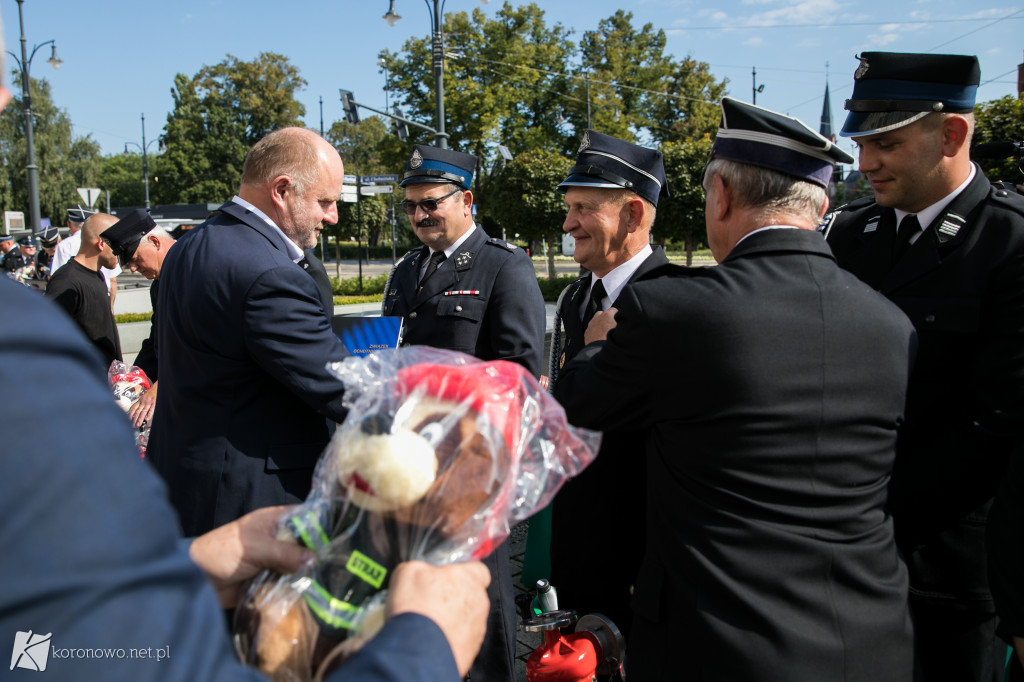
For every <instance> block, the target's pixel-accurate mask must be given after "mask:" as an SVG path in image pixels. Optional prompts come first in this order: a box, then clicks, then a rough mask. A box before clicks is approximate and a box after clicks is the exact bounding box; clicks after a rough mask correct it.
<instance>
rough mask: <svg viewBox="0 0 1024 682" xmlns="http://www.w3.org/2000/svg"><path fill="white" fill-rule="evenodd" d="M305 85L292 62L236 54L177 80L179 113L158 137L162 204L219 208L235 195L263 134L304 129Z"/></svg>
mask: <svg viewBox="0 0 1024 682" xmlns="http://www.w3.org/2000/svg"><path fill="white" fill-rule="evenodd" d="M305 86H306V81H305V80H303V79H302V78H301V77H300V76H299V70H298V68H296V67H295V66H292V65H291V63H290V62H289V61H288V58H287V57H283V56H281V55H278V54H273V53H269V52H264V53H261V54H260V55H259V56H258V57H256V59H254V60H253V61H251V62H243V61H240V60H238V59H237V58H235V57H232V56H231V55H228V56H227V57H226V58H225V60H224V61H222V62H221V63H219V64H216V65H214V66H204V67H203V68H202V69H200V71H199V73H197V74H196V75H195V76H193V77H192V78H189V77H187V76H185V75H184V74H180V73H179V74H177V75H176V76H175V77H174V87H173V88H172V89H171V95H172V97H173V98H174V110H173V111H172V112H171V113H170V114H168V116H167V125H166V126H165V127H164V134H163V136H162V137H161V138H160V139H161V142H163V144H164V147H165V148H166V151H165V152H164V154H163V157H164V162H165V168H164V175H163V178H162V182H161V183H160V190H159V191H160V197H161V200H160V203H206V202H210V203H217V202H220V201H225V200H227V199H229V198H231V196H232V195H233V194H234V193H235V192H236V191H237V189H238V186H239V180H240V179H241V176H242V163H243V162H244V161H245V156H246V154H247V153H248V152H249V149H250V148H251V147H252V145H254V144H255V143H256V142H257V141H258V140H259V139H260V138H262V137H264V136H265V135H266V134H268V133H270V132H272V131H274V130H277V129H278V128H284V127H286V126H295V125H302V123H301V121H300V117H301V116H302V115H303V114H304V113H305V109H304V108H303V106H302V105H301V104H299V103H298V102H297V101H296V100H295V93H296V92H297V91H299V90H302V89H303V88H305Z"/></svg>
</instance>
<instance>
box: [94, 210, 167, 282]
mask: <svg viewBox="0 0 1024 682" xmlns="http://www.w3.org/2000/svg"><path fill="white" fill-rule="evenodd" d="M154 227H156V223H155V222H154V221H153V218H152V217H151V216H150V215H149V214H148V213H146V210H145V209H142V208H137V209H135V210H134V211H132V212H131V213H129V214H128V215H126V216H125V217H123V218H121V219H120V220H118V221H117V222H116V223H114V224H113V225H111V226H110V227H108V228H107V229H105V230H104V231H103V233H102V235H101V236H102V237H103V241H105V242H106V243H107V244H109V245H110V250H111V251H113V252H114V255H115V256H117V261H118V262H119V263H120V264H121V267H122V268H127V267H128V262H129V261H130V260H131V259H132V256H134V255H135V250H136V249H137V248H139V242H140V241H142V238H143V237H145V236H146V235H147V234H149V231H150V230H152V229H153V228H154Z"/></svg>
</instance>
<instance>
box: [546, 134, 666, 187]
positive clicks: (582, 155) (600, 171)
mask: <svg viewBox="0 0 1024 682" xmlns="http://www.w3.org/2000/svg"><path fill="white" fill-rule="evenodd" d="M568 187H604V188H606V189H628V190H630V191H633V192H635V193H637V194H638V195H640V196H641V197H643V198H644V199H647V201H649V202H651V203H652V204H654V205H655V206H657V205H658V198H659V197H663V196H665V197H667V196H668V195H669V194H668V180H667V179H666V178H665V164H664V162H663V161H662V157H661V152H659V151H658V150H657V149H648V148H647V147H641V146H640V145H636V144H633V143H632V142H626V141H625V140H620V139H619V138H617V137H612V136H611V135H605V134H604V133H599V132H597V131H596V130H587V131H586V132H585V133H583V139H582V140H581V141H580V149H579V152H578V153H577V156H576V165H575V166H573V167H572V170H571V171H569V177H567V178H566V179H565V180H563V181H562V182H561V184H559V185H558V189H560V190H561V191H563V192H564V191H565V190H566V188H568Z"/></svg>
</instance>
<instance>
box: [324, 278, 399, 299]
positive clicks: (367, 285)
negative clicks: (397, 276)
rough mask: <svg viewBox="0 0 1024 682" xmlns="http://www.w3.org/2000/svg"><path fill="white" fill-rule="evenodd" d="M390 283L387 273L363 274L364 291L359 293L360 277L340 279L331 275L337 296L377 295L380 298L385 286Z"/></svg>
mask: <svg viewBox="0 0 1024 682" xmlns="http://www.w3.org/2000/svg"><path fill="white" fill-rule="evenodd" d="M387 283H388V276H387V275H377V276H376V277H367V276H365V275H364V276H363V292H362V294H360V293H359V278H358V277H345V278H343V279H338V278H337V277H331V290H332V291H333V292H334V294H335V295H336V296H360V295H365V296H370V295H375V296H377V300H380V297H381V295H383V294H384V287H385V286H386V285H387Z"/></svg>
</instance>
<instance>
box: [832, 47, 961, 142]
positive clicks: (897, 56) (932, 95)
mask: <svg viewBox="0 0 1024 682" xmlns="http://www.w3.org/2000/svg"><path fill="white" fill-rule="evenodd" d="M857 59H859V60H860V66H859V67H857V72H856V73H855V74H854V75H853V78H854V81H853V96H852V97H851V98H850V99H848V100H846V110H847V111H849V112H850V114H849V115H848V116H847V117H846V123H845V124H844V125H843V129H842V131H841V132H840V133H839V134H840V135H842V136H844V137H859V136H861V135H874V134H875V133H884V132H886V131H888V130H893V129H895V128H900V127H902V126H905V125H908V124H910V123H913V122H914V121H916V120H918V119H920V118H924V117H925V116H927V115H928V114H930V113H932V112H946V113H954V114H967V113H970V112H972V111H974V98H975V96H976V95H977V93H978V83H979V82H980V81H981V67H979V66H978V58H977V57H975V56H973V55H960V54H915V53H901V52H862V53H861V54H859V55H857Z"/></svg>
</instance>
